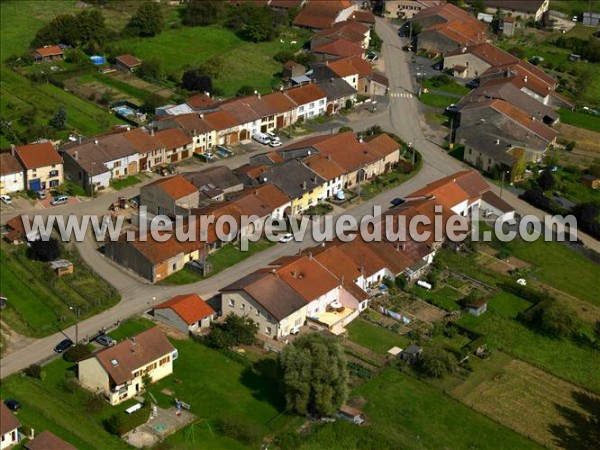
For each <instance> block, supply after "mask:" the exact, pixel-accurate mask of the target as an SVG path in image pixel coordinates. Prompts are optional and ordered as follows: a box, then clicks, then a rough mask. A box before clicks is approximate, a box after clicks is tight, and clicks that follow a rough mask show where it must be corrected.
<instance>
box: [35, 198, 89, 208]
mask: <svg viewBox="0 0 600 450" xmlns="http://www.w3.org/2000/svg"><path fill="white" fill-rule="evenodd" d="M79 202H80V200H79V199H78V198H77V197H69V199H68V200H67V202H66V203H62V204H61V205H76V204H77V203H79ZM37 204H38V205H40V206H41V207H42V208H53V207H54V206H53V205H52V196H51V195H48V196H47V197H46V198H43V199H38V200H37Z"/></svg>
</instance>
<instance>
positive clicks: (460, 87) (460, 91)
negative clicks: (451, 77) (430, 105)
mask: <svg viewBox="0 0 600 450" xmlns="http://www.w3.org/2000/svg"><path fill="white" fill-rule="evenodd" d="M422 85H423V87H424V88H427V89H429V90H434V91H442V92H447V93H449V94H457V95H460V96H465V95H467V94H468V93H469V92H470V91H471V89H469V88H468V87H466V86H465V85H464V84H460V83H456V82H455V81H451V82H449V83H445V84H442V85H441V86H434V85H433V83H432V82H431V80H429V79H426V80H423V82H422Z"/></svg>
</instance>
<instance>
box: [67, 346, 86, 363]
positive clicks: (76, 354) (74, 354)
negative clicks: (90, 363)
mask: <svg viewBox="0 0 600 450" xmlns="http://www.w3.org/2000/svg"><path fill="white" fill-rule="evenodd" d="M91 354H92V352H91V350H90V349H89V347H88V346H87V345H85V344H76V345H75V346H73V347H71V348H70V349H69V350H67V351H66V352H65V353H64V354H63V358H64V360H65V361H68V362H77V361H81V360H82V359H84V358H87V357H88V356H90V355H91Z"/></svg>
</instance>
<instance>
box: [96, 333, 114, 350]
mask: <svg viewBox="0 0 600 450" xmlns="http://www.w3.org/2000/svg"><path fill="white" fill-rule="evenodd" d="M96 342H97V343H98V344H100V345H104V346H105V347H112V346H113V345H115V344H116V343H117V341H115V340H114V339H113V338H111V337H110V336H109V335H108V334H101V335H100V336H98V337H97V338H96Z"/></svg>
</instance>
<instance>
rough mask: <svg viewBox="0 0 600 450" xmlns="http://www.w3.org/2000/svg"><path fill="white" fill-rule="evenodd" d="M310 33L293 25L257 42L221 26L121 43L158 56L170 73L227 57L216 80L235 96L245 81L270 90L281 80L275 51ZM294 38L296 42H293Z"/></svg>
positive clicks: (139, 52)
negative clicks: (279, 34) (274, 37)
mask: <svg viewBox="0 0 600 450" xmlns="http://www.w3.org/2000/svg"><path fill="white" fill-rule="evenodd" d="M308 36H309V33H308V32H306V31H303V30H297V29H290V30H289V31H288V32H287V33H286V34H284V35H283V36H282V39H283V40H284V42H285V43H284V44H282V43H281V42H280V41H279V40H274V41H273V42H262V43H259V44H254V43H251V42H247V41H244V40H242V39H240V38H239V37H238V36H237V35H236V34H235V33H234V32H232V31H230V30H228V29H225V28H223V27H220V26H208V27H193V28H186V27H183V28H180V29H170V30H165V31H163V32H162V33H161V34H159V35H158V36H155V37H153V38H147V39H127V40H123V41H121V42H120V43H121V44H122V45H123V47H125V48H128V49H130V51H131V52H132V53H133V54H135V55H136V56H138V57H140V58H142V59H144V58H150V57H158V59H160V61H161V63H162V67H163V68H164V69H165V71H166V72H167V73H178V74H179V73H180V72H182V70H183V67H184V66H188V65H189V66H195V65H198V64H200V63H202V62H204V61H206V60H207V59H208V58H210V57H211V56H217V55H218V56H221V57H222V58H223V59H224V60H225V70H224V71H223V73H222V74H221V76H219V77H218V78H217V79H216V80H213V81H214V84H215V85H216V86H217V87H218V88H219V89H221V90H222V91H223V95H225V96H233V95H235V93H236V91H237V90H238V89H239V88H240V87H241V86H242V85H250V86H252V87H253V88H255V89H257V90H258V91H260V92H270V91H271V90H272V89H273V88H274V87H276V85H277V84H278V83H280V80H279V78H278V77H276V76H275V74H277V73H278V72H280V71H281V64H280V63H278V62H277V61H275V60H274V59H273V55H275V54H276V53H277V52H279V51H281V50H299V49H300V48H301V47H302V45H303V43H304V41H305V40H306V39H307V38H308ZM292 40H295V41H297V44H294V45H291V44H290V41H292Z"/></svg>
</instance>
